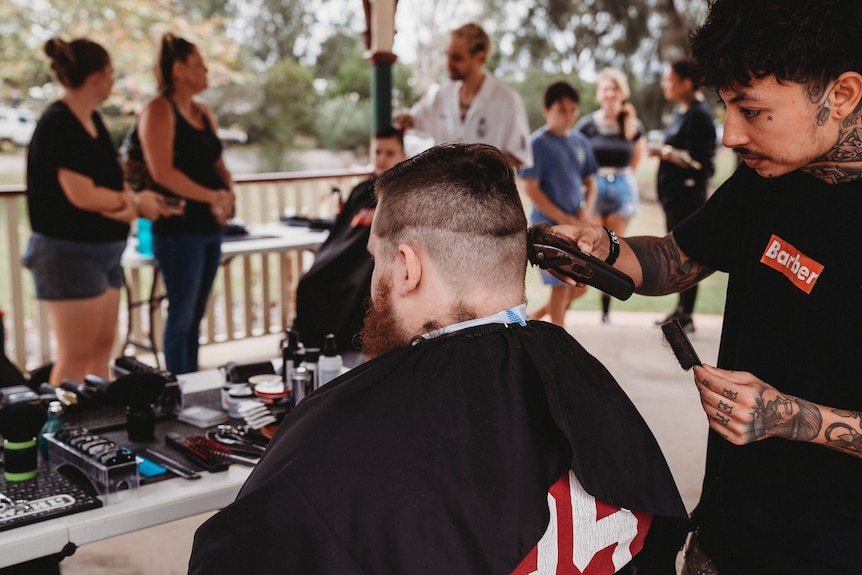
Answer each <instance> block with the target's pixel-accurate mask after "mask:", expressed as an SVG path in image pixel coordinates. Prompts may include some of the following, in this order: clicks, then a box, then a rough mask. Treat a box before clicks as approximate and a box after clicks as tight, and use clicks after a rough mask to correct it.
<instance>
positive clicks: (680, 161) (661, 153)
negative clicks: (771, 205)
mask: <svg viewBox="0 0 862 575" xmlns="http://www.w3.org/2000/svg"><path fill="white" fill-rule="evenodd" d="M661 87H662V91H663V92H664V97H665V98H667V99H668V100H670V101H673V102H676V103H677V104H679V107H678V108H677V111H676V113H675V114H674V116H673V119H672V120H671V122H670V125H669V126H668V127H667V129H666V130H665V137H664V144H659V143H652V142H650V143H649V144H648V145H647V152H648V153H649V154H650V155H651V156H658V157H659V158H661V163H660V164H659V168H658V183H657V189H658V199H659V201H660V202H661V206H662V208H663V209H664V215H665V221H666V224H667V231H669V232H670V231H672V230H673V228H674V227H675V226H676V225H677V224H678V223H679V222H681V221H682V220H684V219H685V218H687V217H688V216H690V215H691V214H693V213H694V212H696V211H697V210H698V208H700V207H701V206H702V205H703V204H705V203H706V184H707V182H708V181H709V178H710V176H712V174H713V172H714V171H715V162H714V158H715V124H714V123H713V118H712V110H710V109H709V106H708V105H707V103H706V102H705V101H704V100H703V95H702V94H701V93H700V89H699V86H698V85H697V84H696V83H695V81H694V78H692V77H691V64H690V63H689V61H688V59H687V58H685V59H680V60H676V61H674V62H672V63H671V64H669V65H668V66H667V67H666V68H665V71H664V76H663V78H662V82H661ZM696 298H697V286H696V285H695V286H692V287H690V288H689V289H687V290H685V291H682V292H680V294H679V305H678V306H677V308H676V310H675V311H674V312H673V313H671V314H670V315H668V317H667V318H665V319H664V320H663V321H662V322H660V323H664V322H665V321H679V322H680V323H681V324H682V327H683V329H685V330H686V331H688V332H693V331H694V322H692V319H691V314H692V312H693V311H694V302H695V299H696Z"/></svg>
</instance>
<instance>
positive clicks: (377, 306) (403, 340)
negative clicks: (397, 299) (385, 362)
mask: <svg viewBox="0 0 862 575" xmlns="http://www.w3.org/2000/svg"><path fill="white" fill-rule="evenodd" d="M409 343H410V337H409V336H405V335H404V331H403V328H402V326H401V322H399V321H398V318H396V317H395V312H394V310H393V306H392V283H391V282H389V281H386V280H381V281H380V283H378V284H377V289H376V290H375V292H374V300H373V302H370V303H369V305H368V311H367V312H366V314H365V322H364V323H363V326H362V353H363V354H365V357H366V358H367V359H373V358H375V357H377V356H380V355H383V354H384V353H386V352H388V351H392V350H393V349H398V348H399V347H404V346H406V345H409Z"/></svg>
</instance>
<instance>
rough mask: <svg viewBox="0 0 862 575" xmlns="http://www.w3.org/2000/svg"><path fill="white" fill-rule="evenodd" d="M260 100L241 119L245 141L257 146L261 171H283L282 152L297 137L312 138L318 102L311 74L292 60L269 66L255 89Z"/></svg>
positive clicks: (288, 59)
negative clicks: (247, 137) (262, 163)
mask: <svg viewBox="0 0 862 575" xmlns="http://www.w3.org/2000/svg"><path fill="white" fill-rule="evenodd" d="M259 93H260V100H259V101H258V102H257V103H256V104H255V105H254V106H253V111H252V112H251V113H250V114H248V115H247V116H245V119H246V122H247V124H246V130H247V131H248V134H249V139H252V140H256V141H258V142H261V143H262V145H263V154H264V166H262V168H263V169H264V171H278V170H282V169H284V150H285V149H288V148H289V147H290V146H292V145H293V144H294V143H295V141H296V138H297V136H313V135H314V121H315V110H316V109H317V106H318V103H319V98H318V96H317V92H316V91H315V90H314V75H313V74H312V73H311V70H309V69H308V68H306V67H304V66H302V65H301V64H299V63H298V62H297V61H296V60H294V59H293V58H284V59H282V60H280V61H278V62H277V63H276V64H274V65H273V66H271V67H270V68H269V69H268V70H267V71H266V74H265V75H264V79H263V83H262V85H261V86H260V87H259Z"/></svg>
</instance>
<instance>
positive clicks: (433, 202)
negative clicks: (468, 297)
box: [373, 144, 527, 293]
mask: <svg viewBox="0 0 862 575" xmlns="http://www.w3.org/2000/svg"><path fill="white" fill-rule="evenodd" d="M374 188H375V193H376V194H377V198H378V202H379V203H378V207H377V211H376V212H375V214H374V227H373V231H374V233H375V235H376V236H377V237H378V238H380V247H381V250H382V252H383V253H384V254H386V255H387V256H390V257H391V256H393V255H394V253H395V251H396V250H397V247H398V245H399V244H401V243H406V244H409V245H411V246H414V247H416V248H418V249H420V250H423V251H425V252H426V253H428V254H429V256H430V257H431V258H432V259H433V260H434V262H435V264H436V265H437V266H438V267H439V270H440V273H441V274H442V275H443V277H444V279H445V280H446V281H447V282H448V283H449V285H450V286H451V287H452V288H453V289H454V290H456V291H457V292H460V293H467V292H469V290H470V289H471V287H476V286H482V287H485V288H491V289H493V288H494V287H495V286H500V285H507V286H509V285H511V284H512V282H515V281H517V282H519V283H520V286H521V287H523V285H524V277H525V274H526V265H527V252H526V244H527V238H526V233H527V219H526V216H525V213H524V207H523V205H522V204H521V198H520V196H519V195H518V189H517V187H516V186H515V175H514V172H513V171H512V168H511V166H510V165H509V163H508V162H507V161H506V158H505V156H504V155H503V154H502V153H501V152H500V151H499V150H498V149H497V148H495V147H494V146H489V145H487V144H443V145H439V146H434V147H433V148H430V149H428V150H426V151H424V152H422V153H421V154H418V155H416V156H413V157H412V158H409V159H407V160H405V161H403V162H401V163H400V164H398V165H396V166H395V167H393V168H391V169H390V170H389V171H387V172H386V173H385V174H383V175H382V176H380V177H379V178H378V179H377V181H376V182H375V184H374Z"/></svg>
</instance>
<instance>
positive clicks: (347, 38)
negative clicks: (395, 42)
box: [314, 30, 365, 78]
mask: <svg viewBox="0 0 862 575" xmlns="http://www.w3.org/2000/svg"><path fill="white" fill-rule="evenodd" d="M364 49H365V47H364V46H363V45H362V40H361V38H360V37H359V35H358V34H354V33H353V32H346V31H344V30H339V31H337V32H335V33H333V34H331V35H330V36H329V37H327V38H326V40H324V41H323V42H322V43H321V44H320V54H318V55H317V60H316V61H315V63H314V74H315V77H316V78H334V77H335V76H336V75H337V74H338V70H339V69H340V68H341V67H342V66H343V65H344V64H345V63H346V62H347V61H348V60H351V59H354V58H355V57H356V56H359V58H362V53H363V51H364Z"/></svg>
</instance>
